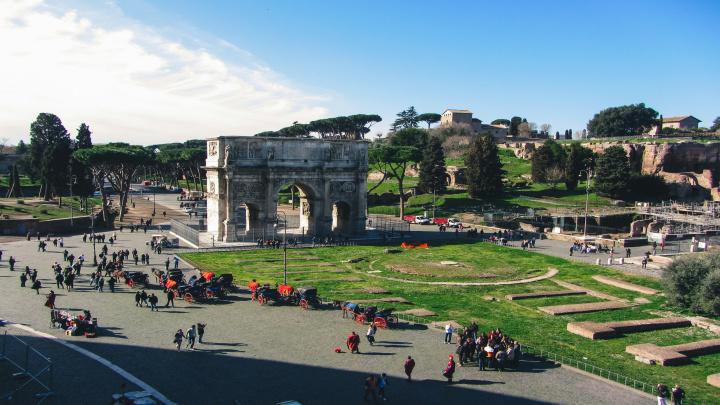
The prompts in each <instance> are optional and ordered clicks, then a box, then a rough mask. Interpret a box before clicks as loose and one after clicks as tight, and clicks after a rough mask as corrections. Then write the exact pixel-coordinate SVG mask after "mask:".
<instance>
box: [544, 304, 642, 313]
mask: <svg viewBox="0 0 720 405" xmlns="http://www.w3.org/2000/svg"><path fill="white" fill-rule="evenodd" d="M629 306H630V305H628V304H626V303H624V302H620V301H602V302H590V303H587V304H568V305H552V306H549V307H538V309H539V310H540V311H542V312H545V313H547V314H550V315H569V314H583V313H586V312H599V311H609V310H612V309H623V308H628V307H629Z"/></svg>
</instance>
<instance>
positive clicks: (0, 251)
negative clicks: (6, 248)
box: [0, 249, 3, 262]
mask: <svg viewBox="0 0 720 405" xmlns="http://www.w3.org/2000/svg"><path fill="white" fill-rule="evenodd" d="M2 254H3V251H2V249H0V262H1V261H2Z"/></svg>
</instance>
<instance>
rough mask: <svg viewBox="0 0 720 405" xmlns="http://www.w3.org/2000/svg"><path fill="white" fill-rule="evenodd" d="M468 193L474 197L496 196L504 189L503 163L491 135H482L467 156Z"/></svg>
mask: <svg viewBox="0 0 720 405" xmlns="http://www.w3.org/2000/svg"><path fill="white" fill-rule="evenodd" d="M465 166H466V167H467V169H466V174H467V179H468V194H470V197H472V198H488V197H495V196H497V195H498V194H500V192H501V191H502V173H503V170H502V164H501V163H500V157H499V156H498V148H497V145H495V141H494V140H493V138H492V137H491V136H490V135H487V134H486V135H481V136H478V137H477V138H476V139H475V142H474V143H473V144H472V145H471V146H470V151H469V152H468V154H467V156H466V157H465Z"/></svg>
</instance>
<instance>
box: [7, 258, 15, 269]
mask: <svg viewBox="0 0 720 405" xmlns="http://www.w3.org/2000/svg"><path fill="white" fill-rule="evenodd" d="M8 264H10V271H15V258H14V257H12V256H10V258H9V259H8Z"/></svg>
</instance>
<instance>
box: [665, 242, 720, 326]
mask: <svg viewBox="0 0 720 405" xmlns="http://www.w3.org/2000/svg"><path fill="white" fill-rule="evenodd" d="M719 265H720V253H713V254H709V255H701V256H697V255H694V256H685V257H681V258H678V259H677V260H675V261H674V262H673V263H672V264H671V265H670V266H668V268H667V269H666V270H665V273H664V275H663V282H664V284H665V295H666V296H667V298H668V302H669V303H670V304H672V305H677V306H679V307H683V308H687V309H690V310H692V311H693V312H697V313H704V314H711V315H716V316H717V315H720V266H719Z"/></svg>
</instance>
